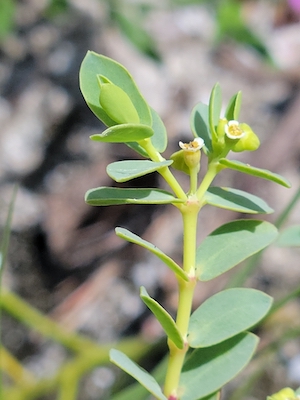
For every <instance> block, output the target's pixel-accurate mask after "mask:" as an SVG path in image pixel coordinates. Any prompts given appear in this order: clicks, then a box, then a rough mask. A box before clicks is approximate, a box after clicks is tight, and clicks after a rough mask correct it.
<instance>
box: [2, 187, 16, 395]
mask: <svg viewBox="0 0 300 400" xmlns="http://www.w3.org/2000/svg"><path fill="white" fill-rule="evenodd" d="M17 192H18V185H15V186H14V189H13V193H12V197H11V200H10V203H9V208H8V213H7V217H6V221H5V225H4V230H3V234H2V238H1V248H0V295H1V292H2V275H3V270H4V267H5V264H6V258H7V253H8V247H9V240H10V233H11V224H12V218H13V211H14V206H15V201H16V196H17ZM1 313H2V312H1V308H0V345H1V336H2V335H1V332H2V325H1V320H2V315H1ZM2 356H3V353H2V355H1V354H0V364H2V362H3V360H2ZM2 380H3V379H2V369H1V368H0V400H2V399H3V390H2V388H3V382H2Z"/></svg>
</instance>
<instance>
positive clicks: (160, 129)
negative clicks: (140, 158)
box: [150, 108, 168, 153]
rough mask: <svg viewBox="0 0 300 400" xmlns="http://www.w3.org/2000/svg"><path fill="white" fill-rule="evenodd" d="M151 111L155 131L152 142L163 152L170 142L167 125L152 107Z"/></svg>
mask: <svg viewBox="0 0 300 400" xmlns="http://www.w3.org/2000/svg"><path fill="white" fill-rule="evenodd" d="M150 111H151V115H152V129H153V131H154V135H153V136H152V138H151V142H152V144H153V146H154V147H155V148H156V150H157V151H158V152H159V153H163V152H164V151H165V150H166V148H167V144H168V136H167V131H166V127H165V125H164V123H163V122H162V120H161V118H160V116H159V115H158V114H157V112H156V111H155V110H153V109H152V108H150Z"/></svg>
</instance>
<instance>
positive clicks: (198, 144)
mask: <svg viewBox="0 0 300 400" xmlns="http://www.w3.org/2000/svg"><path fill="white" fill-rule="evenodd" d="M179 146H180V147H181V149H182V150H183V157H184V162H185V163H186V165H187V166H188V167H189V168H195V167H198V169H199V167H200V158H201V152H200V150H201V149H202V147H203V146H204V140H203V139H202V138H200V137H198V138H195V139H194V140H193V141H191V142H189V143H183V142H179Z"/></svg>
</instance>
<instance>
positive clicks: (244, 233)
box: [196, 220, 277, 281]
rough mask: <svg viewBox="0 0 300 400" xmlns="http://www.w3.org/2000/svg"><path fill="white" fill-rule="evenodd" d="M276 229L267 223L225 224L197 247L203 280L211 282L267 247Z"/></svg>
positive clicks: (242, 221)
mask: <svg viewBox="0 0 300 400" xmlns="http://www.w3.org/2000/svg"><path fill="white" fill-rule="evenodd" d="M276 237H277V229H276V228H275V226H274V225H272V224H270V223H269V222H266V221H257V220H237V221H231V222H229V223H227V224H225V225H222V226H221V227H219V228H218V229H216V230H215V231H213V232H212V233H211V234H210V235H209V236H207V237H206V238H205V239H204V241H203V242H202V243H201V244H200V246H199V247H198V248H197V254H196V268H197V271H196V273H197V276H198V279H199V280H201V281H209V280H210V279H213V278H215V277H217V276H219V275H221V274H223V273H224V272H226V271H228V270H229V269H231V268H233V267H235V266H236V265H237V264H239V263H240V262H242V261H244V260H245V259H246V258H248V257H250V256H252V255H253V254H255V253H257V252H259V251H260V250H262V249H264V248H265V247H267V246H268V245H269V244H270V243H272V242H273V241H274V240H275V239H276Z"/></svg>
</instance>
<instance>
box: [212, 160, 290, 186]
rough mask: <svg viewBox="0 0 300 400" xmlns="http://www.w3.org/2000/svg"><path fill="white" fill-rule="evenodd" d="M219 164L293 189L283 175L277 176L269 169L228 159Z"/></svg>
mask: <svg viewBox="0 0 300 400" xmlns="http://www.w3.org/2000/svg"><path fill="white" fill-rule="evenodd" d="M219 162H220V164H221V165H224V167H227V168H230V169H233V170H235V171H240V172H243V173H244V174H249V175H253V176H257V177H259V178H263V179H267V180H269V181H273V182H276V183H279V185H282V186H285V187H288V188H289V187H291V184H290V182H289V181H288V180H287V179H285V178H284V177H282V176H281V175H278V174H275V173H274V172H270V171H268V170H267V169H261V168H256V167H252V166H251V165H249V164H244V163H242V162H240V161H233V160H228V159H227V158H221V159H220V160H219Z"/></svg>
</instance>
